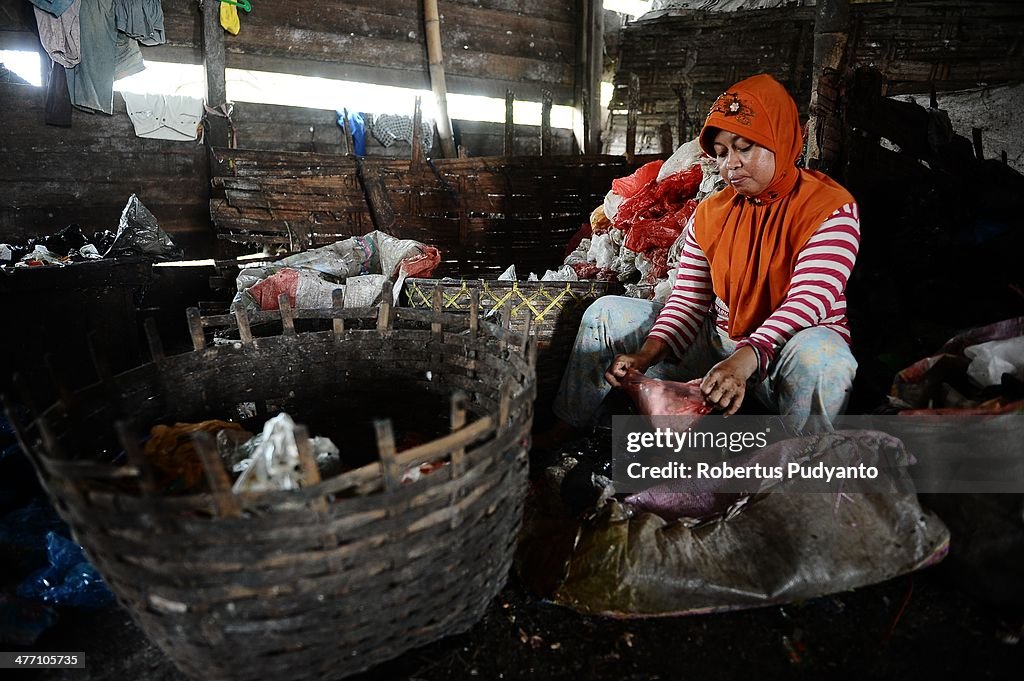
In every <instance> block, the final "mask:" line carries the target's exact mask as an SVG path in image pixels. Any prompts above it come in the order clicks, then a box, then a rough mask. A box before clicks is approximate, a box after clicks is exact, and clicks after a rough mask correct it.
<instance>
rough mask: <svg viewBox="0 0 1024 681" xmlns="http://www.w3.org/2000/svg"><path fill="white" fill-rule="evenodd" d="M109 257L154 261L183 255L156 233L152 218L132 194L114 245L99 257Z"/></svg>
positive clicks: (158, 229) (174, 258)
mask: <svg viewBox="0 0 1024 681" xmlns="http://www.w3.org/2000/svg"><path fill="white" fill-rule="evenodd" d="M111 255H146V256H150V257H152V258H154V259H155V260H180V259H181V257H182V255H183V254H182V251H181V249H180V248H178V247H177V246H175V245H174V242H173V241H171V237H169V236H168V235H167V232H165V231H164V230H162V229H160V225H159V224H158V223H157V220H156V217H155V216H154V215H153V214H152V213H151V212H149V210H148V209H147V208H146V207H145V206H144V205H142V201H140V200H139V197H138V196H136V195H135V194H132V195H131V196H130V197H129V198H128V203H126V204H125V207H124V210H122V211H121V219H120V220H119V221H118V224H117V235H116V236H115V237H114V242H113V243H112V244H110V247H109V248H108V249H107V251H106V252H105V253H104V254H103V257H105V258H107V257H110V256H111Z"/></svg>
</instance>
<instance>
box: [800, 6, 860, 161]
mask: <svg viewBox="0 0 1024 681" xmlns="http://www.w3.org/2000/svg"><path fill="white" fill-rule="evenodd" d="M849 22H850V2H849V0H819V1H818V4H817V11H816V12H815V17H814V56H813V58H812V63H813V66H812V68H813V70H812V72H811V102H810V108H809V110H810V119H809V120H808V122H807V165H808V167H811V168H821V169H823V170H827V169H828V167H829V166H830V165H831V164H833V163H835V162H836V161H838V160H839V151H840V150H839V149H836V148H835V144H831V145H830V144H828V140H831V139H841V137H842V132H841V129H840V127H839V121H838V116H837V113H838V111H837V109H838V107H839V106H840V103H839V102H838V101H837V100H838V93H839V85H840V81H841V79H842V72H843V60H844V56H845V54H846V43H847V29H848V26H849Z"/></svg>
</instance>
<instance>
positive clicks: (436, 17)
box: [423, 0, 455, 158]
mask: <svg viewBox="0 0 1024 681" xmlns="http://www.w3.org/2000/svg"><path fill="white" fill-rule="evenodd" d="M423 20H424V23H425V24H426V33H427V58H428V59H429V61H430V88H431V89H432V90H433V91H434V98H435V99H436V100H437V134H438V137H440V138H441V154H442V155H444V157H445V158H455V140H454V135H453V133H452V121H451V119H450V118H448V88H447V86H446V85H445V82H444V59H443V55H442V52H441V16H440V14H439V13H438V11H437V0H423Z"/></svg>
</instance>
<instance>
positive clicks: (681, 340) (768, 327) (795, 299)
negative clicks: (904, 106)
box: [650, 203, 860, 380]
mask: <svg viewBox="0 0 1024 681" xmlns="http://www.w3.org/2000/svg"><path fill="white" fill-rule="evenodd" d="M859 248H860V211H859V210H858V208H857V204H855V203H847V204H846V205H844V206H843V207H841V208H840V209H839V210H837V211H836V212H834V213H832V215H830V216H829V217H828V218H827V219H826V220H825V221H824V222H823V223H821V226H820V227H818V229H816V230H815V231H814V234H812V235H811V238H810V239H808V240H807V243H806V244H805V245H804V247H803V248H802V249H800V252H799V253H798V254H797V259H796V265H795V266H794V267H793V277H792V279H791V280H790V284H789V291H788V292H787V293H786V297H785V299H784V300H783V301H782V304H781V305H779V307H778V309H776V310H775V312H773V313H772V314H771V315H770V316H769V317H768V318H767V319H765V320H764V322H762V323H761V325H760V326H759V327H758V328H757V329H756V330H755V331H754V333H752V334H750V336H748V337H746V338H744V339H742V340H740V342H739V343H738V344H737V349H739V348H741V347H744V346H747V345H749V346H751V347H752V348H753V349H754V351H755V352H756V353H757V362H758V372H757V375H758V378H759V379H760V380H764V378H765V376H767V375H768V365H769V364H771V361H772V359H774V357H775V353H776V351H777V350H778V349H779V348H780V347H781V346H782V345H784V344H785V343H786V341H788V340H789V339H790V338H792V337H793V335H794V334H795V333H796V332H797V331H800V330H802V329H806V328H808V327H811V326H826V327H828V328H830V329H833V330H834V331H836V332H837V333H838V334H839V335H841V336H842V337H843V338H844V339H846V342H847V343H849V342H850V328H849V324H848V323H847V320H846V293H845V292H846V282H847V281H848V280H849V278H850V272H851V271H852V270H853V265H854V263H855V262H856V261H857V251H858V249H859ZM709 311H713V312H714V315H715V323H716V324H717V325H718V328H719V329H722V330H723V331H727V330H728V322H729V309H728V308H727V307H726V305H725V303H723V302H722V301H721V299H719V298H718V297H717V296H716V295H715V293H714V291H713V290H712V285H711V266H710V265H709V263H708V260H707V257H705V255H704V251H702V250H701V248H700V246H699V245H697V241H696V240H695V239H694V238H693V220H692V219H691V220H690V223H689V224H688V225H687V226H686V230H685V238H684V241H683V251H682V255H681V257H680V260H679V272H678V274H677V275H676V282H675V285H674V286H673V288H672V293H671V294H670V295H669V297H668V300H667V301H666V302H665V307H664V308H663V309H662V311H661V313H660V314H659V315H658V319H657V321H656V322H655V323H654V327H653V328H652V329H651V332H650V337H653V338H657V339H658V340H661V341H664V342H665V343H666V344H668V346H669V348H670V349H671V351H672V352H673V353H674V354H675V355H676V357H682V356H683V353H684V352H685V351H686V349H687V348H688V347H689V346H690V344H691V343H693V340H694V338H696V336H697V333H698V331H699V329H700V327H701V325H702V324H703V323H704V318H705V317H706V316H707V313H708V312H709Z"/></svg>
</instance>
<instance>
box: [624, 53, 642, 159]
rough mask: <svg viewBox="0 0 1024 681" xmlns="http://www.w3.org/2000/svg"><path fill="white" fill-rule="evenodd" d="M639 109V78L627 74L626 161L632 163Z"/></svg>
mask: <svg viewBox="0 0 1024 681" xmlns="http://www.w3.org/2000/svg"><path fill="white" fill-rule="evenodd" d="M639 107H640V77H639V76H637V75H636V74H635V73H631V74H629V108H628V109H627V110H626V161H627V162H629V163H632V162H633V158H634V157H635V156H636V121H637V114H638V113H639V112H638V111H637V109H638V108H639Z"/></svg>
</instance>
